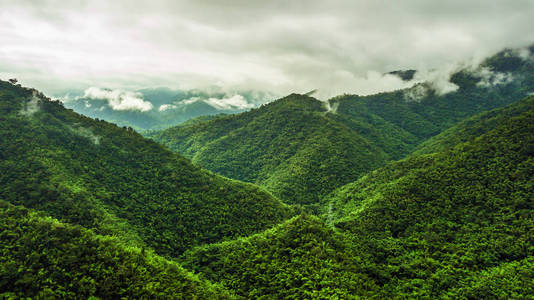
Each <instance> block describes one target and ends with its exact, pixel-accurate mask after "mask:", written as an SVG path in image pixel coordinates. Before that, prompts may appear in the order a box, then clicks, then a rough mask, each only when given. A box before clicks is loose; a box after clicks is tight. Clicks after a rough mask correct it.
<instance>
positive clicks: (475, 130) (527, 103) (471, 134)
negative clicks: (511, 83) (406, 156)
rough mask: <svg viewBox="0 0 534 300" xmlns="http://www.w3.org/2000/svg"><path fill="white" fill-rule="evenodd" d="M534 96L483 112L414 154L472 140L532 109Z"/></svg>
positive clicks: (436, 150) (445, 132)
mask: <svg viewBox="0 0 534 300" xmlns="http://www.w3.org/2000/svg"><path fill="white" fill-rule="evenodd" d="M533 107H534V100H533V98H528V99H526V100H523V101H521V102H518V103H514V104H512V105H509V106H507V107H505V108H503V109H494V110H491V111H488V112H484V113H481V114H480V115H477V116H474V117H472V118H469V119H467V120H464V121H462V122H460V123H458V125H456V126H453V127H451V128H449V129H447V130H445V131H444V132H442V133H440V134H438V135H437V136H435V137H432V138H430V139H428V140H426V141H424V142H423V143H421V144H420V145H419V146H417V148H416V149H415V150H414V152H413V155H419V154H428V153H434V152H439V151H442V150H445V149H449V148H452V147H454V146H456V145H458V144H460V143H465V142H468V141H472V140H474V139H475V138H477V137H478V136H480V135H482V134H484V133H486V132H489V131H491V130H493V129H495V128H496V127H498V126H501V125H504V124H506V122H508V120H509V119H511V118H514V117H517V116H519V115H521V114H522V113H524V112H526V111H529V110H532V108H533Z"/></svg>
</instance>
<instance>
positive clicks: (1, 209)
mask: <svg viewBox="0 0 534 300" xmlns="http://www.w3.org/2000/svg"><path fill="white" fill-rule="evenodd" d="M0 228H2V231H1V232H0V298H2V299H30V298H35V299H79V298H84V299H120V298H128V299H132V298H134V299H185V298H187V299H234V298H236V297H235V296H232V295H231V294H230V293H229V292H228V291H225V290H224V289H222V288H220V287H218V286H215V285H212V284H210V283H208V282H206V281H204V280H200V279H198V277H196V276H194V275H193V274H191V273H189V272H187V271H186V270H184V269H183V268H182V267H181V266H179V265H178V264H176V263H174V262H171V261H167V260H165V259H163V258H161V257H158V256H156V255H154V254H153V253H151V252H148V251H145V250H139V249H137V248H131V247H130V248H125V247H124V246H123V245H121V243H120V242H119V241H118V240H117V239H114V238H109V237H106V238H104V237H101V236H97V235H95V234H94V233H93V232H91V231H89V230H87V229H84V228H82V227H80V226H73V225H68V224H64V223H61V222H59V221H57V220H56V219H52V218H50V217H46V216H45V215H44V214H43V213H35V212H32V211H30V210H28V209H25V208H22V207H16V206H12V205H10V204H8V203H6V202H3V201H0Z"/></svg>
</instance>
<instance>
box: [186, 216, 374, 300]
mask: <svg viewBox="0 0 534 300" xmlns="http://www.w3.org/2000/svg"><path fill="white" fill-rule="evenodd" d="M347 250H348V247H347V245H346V244H345V240H344V239H343V236H342V235H341V234H339V233H337V232H335V231H334V230H333V229H331V228H328V227H327V226H325V224H324V223H323V222H321V221H320V220H319V219H317V218H316V217H312V216H307V215H302V216H299V217H295V218H293V219H291V220H289V221H286V222H285V223H282V224H280V225H279V226H277V227H275V228H274V229H272V230H268V231H266V232H264V233H262V234H257V235H254V236H251V237H249V238H246V239H239V240H235V241H230V242H224V243H220V244H212V245H208V246H202V247H198V248H195V249H193V250H191V251H188V252H186V253H185V255H184V259H183V261H184V265H185V266H186V267H187V268H190V269H192V270H195V271H196V272H200V274H202V276H204V277H206V278H208V279H210V280H214V281H215V280H218V281H219V282H220V283H221V284H222V285H224V286H226V287H227V288H229V289H231V290H233V291H235V292H236V293H237V294H238V295H241V296H244V297H245V298H247V299H354V298H356V296H355V295H361V296H368V295H371V292H376V290H377V289H378V287H377V286H376V285H375V284H374V282H373V280H371V279H369V278H368V277H367V276H366V275H365V274H363V272H362V270H361V269H359V268H358V267H357V262H358V260H355V259H354V258H353V257H352V256H351V254H350V253H349V252H348V251H347Z"/></svg>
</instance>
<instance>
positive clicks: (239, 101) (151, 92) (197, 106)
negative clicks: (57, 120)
mask: <svg viewBox="0 0 534 300" xmlns="http://www.w3.org/2000/svg"><path fill="white" fill-rule="evenodd" d="M265 99H268V95H266V94H265V93H258V92H250V91H240V92H234V93H226V92H221V91H217V90H216V89H213V90H210V89H208V90H206V91H202V90H171V89H168V88H154V89H142V90H137V91H123V90H111V89H100V88H95V87H91V88H88V89H87V90H85V91H84V92H83V93H81V92H73V94H72V95H69V96H68V97H64V98H63V102H64V105H65V107H67V108H70V109H73V110H74V111H75V112H77V113H80V114H83V115H85V116H88V117H91V118H98V119H103V120H106V121H108V122H112V123H116V124H118V125H119V126H127V127H132V128H134V129H136V130H140V131H144V130H155V129H165V128H168V127H171V126H175V125H178V124H180V123H183V122H185V121H187V120H189V119H192V118H195V117H198V116H209V115H218V114H234V113H239V112H243V111H246V110H249V109H251V108H253V107H255V106H257V105H259V104H261V103H264V102H265V101H266V100H265Z"/></svg>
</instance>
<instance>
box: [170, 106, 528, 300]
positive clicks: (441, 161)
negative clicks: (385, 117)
mask: <svg viewBox="0 0 534 300" xmlns="http://www.w3.org/2000/svg"><path fill="white" fill-rule="evenodd" d="M512 111H513V112H517V113H513V114H510V112H512ZM486 115H487V114H486V113H485V114H482V115H478V116H475V117H473V118H472V119H471V120H469V123H470V124H474V125H475V127H480V125H483V124H485V123H487V122H486V120H487V118H486V117H485V116H486ZM491 115H492V116H493V118H495V119H498V120H502V122H495V126H492V128H490V129H488V130H486V131H485V132H482V133H480V134H479V135H478V136H476V137H474V138H473V139H469V140H468V141H467V142H463V143H459V144H456V145H455V146H452V147H449V148H446V149H443V150H440V151H438V152H435V153H433V154H422V155H418V156H411V157H409V158H407V159H405V160H401V161H398V162H392V163H390V164H388V165H387V166H385V167H382V168H380V169H378V170H375V171H372V172H370V173H368V174H367V175H365V176H363V177H362V178H360V179H359V180H358V181H356V182H354V183H351V184H348V185H346V186H344V187H341V188H339V189H337V190H336V191H335V192H333V193H332V194H331V195H329V197H327V199H326V200H327V201H326V202H327V204H328V205H327V208H326V209H325V215H324V218H323V220H322V219H319V218H318V217H315V216H310V215H301V216H298V217H294V218H292V219H290V220H287V221H285V222H284V223H282V224H280V225H278V226H276V227H274V228H272V229H270V230H267V231H265V232H262V233H259V234H255V235H252V236H250V237H246V238H239V239H236V240H232V241H225V242H221V243H216V244H210V245H204V246H199V247H194V248H193V249H191V250H188V251H186V252H185V253H184V255H183V256H182V257H181V258H180V261H181V262H182V264H183V265H184V266H185V267H186V268H188V269H190V270H193V271H195V273H197V274H199V276H201V277H202V278H204V279H207V280H212V281H218V282H219V283H220V284H221V285H223V286H224V287H225V288H227V289H229V290H231V291H234V292H235V293H236V294H237V295H239V296H243V297H245V298H258V297H262V296H266V295H269V297H272V298H275V299H359V298H377V299H390V298H462V299H463V298H468V299H486V298H503V299H507V298H520V299H521V298H529V297H532V295H533V294H534V289H533V288H532V284H531V283H532V281H533V280H534V272H533V271H532V270H533V267H534V255H533V253H534V252H533V251H532V250H533V249H534V234H533V232H534V225H533V224H534V222H533V220H534V213H533V210H532V207H533V206H532V205H533V204H534V203H532V202H533V199H534V188H533V187H534V176H532V175H533V173H532V170H534V135H532V132H534V131H533V130H534V97H530V98H528V99H525V100H521V101H519V102H517V103H514V104H513V105H510V106H508V107H506V108H503V109H499V110H495V111H492V112H491ZM462 126H463V125H462V124H459V125H457V126H456V128H459V127H462ZM451 130H452V129H451ZM475 135H476V134H475Z"/></svg>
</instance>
